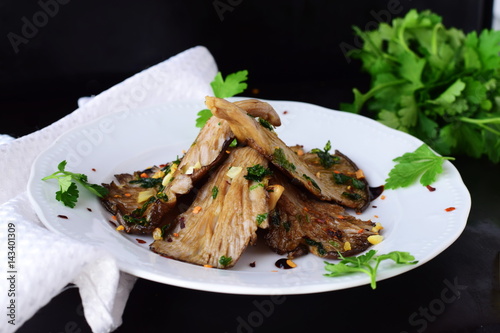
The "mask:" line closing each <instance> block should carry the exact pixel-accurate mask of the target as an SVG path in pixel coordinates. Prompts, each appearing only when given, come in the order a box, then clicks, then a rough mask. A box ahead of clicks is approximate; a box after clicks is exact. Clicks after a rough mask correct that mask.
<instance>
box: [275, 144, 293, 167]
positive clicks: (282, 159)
mask: <svg viewBox="0 0 500 333" xmlns="http://www.w3.org/2000/svg"><path fill="white" fill-rule="evenodd" d="M273 161H274V162H276V163H277V164H278V165H279V166H280V167H282V168H283V169H285V170H288V171H295V168H296V167H295V164H293V163H292V162H290V161H289V160H288V159H287V158H286V156H285V152H284V151H283V149H282V148H276V149H274V153H273Z"/></svg>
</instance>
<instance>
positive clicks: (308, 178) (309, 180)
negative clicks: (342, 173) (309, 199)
mask: <svg viewBox="0 0 500 333" xmlns="http://www.w3.org/2000/svg"><path fill="white" fill-rule="evenodd" d="M302 177H304V179H305V180H307V181H308V182H310V183H311V184H312V186H314V187H316V188H317V189H318V190H319V191H320V192H321V188H320V187H319V185H318V183H316V181H314V179H312V178H311V177H309V176H308V175H306V174H305V173H304V174H303V175H302Z"/></svg>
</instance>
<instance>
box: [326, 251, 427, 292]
mask: <svg viewBox="0 0 500 333" xmlns="http://www.w3.org/2000/svg"><path fill="white" fill-rule="evenodd" d="M376 253H377V251H376V250H370V251H368V252H366V253H365V254H363V255H360V256H357V257H347V258H346V257H343V256H342V255H340V258H341V259H342V260H341V261H340V262H338V263H336V264H334V263H330V262H328V261H325V264H326V266H325V269H326V270H327V271H328V272H330V273H328V274H325V276H328V277H337V276H343V275H348V274H353V273H359V272H361V273H365V274H367V275H368V276H369V277H370V286H371V287H372V289H376V288H377V270H378V266H379V265H380V263H381V262H382V261H384V260H388V259H390V260H393V261H394V262H395V263H396V264H398V265H414V264H416V263H418V261H416V260H415V257H414V256H412V255H411V254H410V253H408V252H401V251H392V252H389V253H387V254H382V255H378V256H376V255H375V254H376Z"/></svg>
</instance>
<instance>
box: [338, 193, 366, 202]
mask: <svg viewBox="0 0 500 333" xmlns="http://www.w3.org/2000/svg"><path fill="white" fill-rule="evenodd" d="M342 195H343V196H344V197H346V198H349V199H351V200H354V201H356V200H359V199H361V195H360V194H358V193H354V192H342Z"/></svg>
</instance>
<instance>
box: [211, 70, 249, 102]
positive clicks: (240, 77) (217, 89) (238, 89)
mask: <svg viewBox="0 0 500 333" xmlns="http://www.w3.org/2000/svg"><path fill="white" fill-rule="evenodd" d="M247 79H248V71H246V70H243V71H239V72H236V73H232V74H229V75H228V76H226V79H225V80H224V79H223V78H222V74H221V72H218V73H217V75H216V76H215V78H214V80H213V81H212V82H211V83H210V86H211V87H212V90H213V91H214V96H215V97H219V98H227V97H233V96H234V95H238V94H239V93H242V92H243V91H245V89H246V88H247V84H246V83H245V81H246V80H247Z"/></svg>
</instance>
